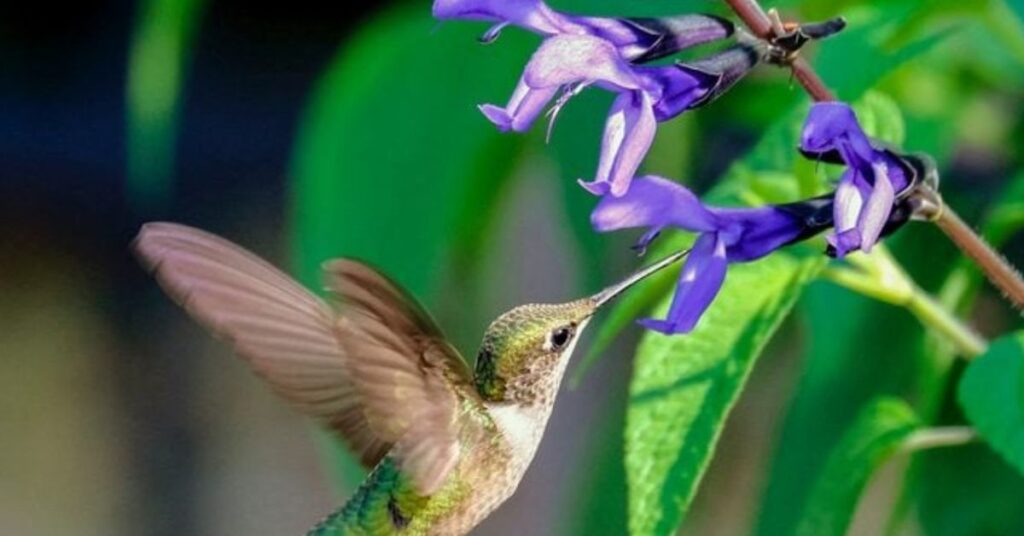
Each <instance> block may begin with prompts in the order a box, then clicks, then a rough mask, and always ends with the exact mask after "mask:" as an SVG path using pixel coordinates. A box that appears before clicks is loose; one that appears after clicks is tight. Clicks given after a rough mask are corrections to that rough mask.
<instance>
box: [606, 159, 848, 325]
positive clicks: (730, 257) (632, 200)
mask: <svg viewBox="0 0 1024 536" xmlns="http://www.w3.org/2000/svg"><path fill="white" fill-rule="evenodd" d="M831 210H832V200H831V198H830V197H829V196H825V197H820V198H815V199H810V200H807V201H803V202H799V203H791V204H786V205H769V206H763V207H757V208H720V207H712V206H706V205H704V204H703V203H701V202H700V200H699V199H697V196H695V195H694V194H693V192H691V191H690V190H688V189H686V188H685V187H683V186H682V185H680V184H677V183H675V182H672V181H670V180H668V179H664V178H661V177H656V176H645V177H639V178H637V179H636V180H634V181H633V185H632V187H631V188H630V189H629V191H628V192H626V193H625V195H623V196H621V197H613V196H605V197H603V198H602V199H601V201H600V202H599V203H598V205H597V207H596V208H595V209H594V212H593V213H592V214H591V217H590V220H591V223H592V224H593V226H594V228H595V229H596V230H598V231H601V232H606V231H614V230H618V229H625V228H630V227H647V228H648V230H647V232H645V233H644V235H643V236H642V237H641V238H640V241H639V242H638V244H637V247H639V248H641V249H643V248H645V247H646V246H647V245H648V244H649V243H650V242H651V241H652V240H653V239H654V238H655V237H657V236H658V234H659V233H661V231H662V230H663V229H665V228H666V227H675V228H678V229H682V230H685V231H691V232H695V233H699V236H698V237H697V240H696V242H694V244H693V249H692V250H691V251H690V256H689V258H688V259H687V260H686V264H685V265H684V266H683V269H682V272H681V273H680V275H679V285H678V287H677V289H676V293H675V296H674V297H673V298H672V304H671V306H670V307H669V312H668V316H667V317H666V318H665V319H664V320H654V319H644V320H641V321H640V323H641V324H642V325H643V326H645V327H647V328H648V329H653V330H655V331H660V332H662V333H688V332H689V331H691V330H692V329H693V328H694V326H696V324H697V321H698V320H699V319H700V317H701V315H703V314H704V311H706V310H707V308H708V306H710V305H711V302H712V300H714V298H715V296H716V295H717V294H718V291H719V289H721V287H722V282H723V281H724V280H725V272H726V268H727V266H728V265H729V264H730V263H735V262H749V261H753V260H756V259H759V258H761V257H764V256H765V255H768V254H769V253H771V252H773V251H775V250H777V249H779V248H781V247H783V246H785V245H788V244H792V243H794V242H798V241H801V240H804V239H806V238H808V237H811V236H813V235H815V234H817V233H819V232H821V231H823V230H824V229H826V228H828V227H829V226H830V225H831V224H832V221H831V217H830V212H831Z"/></svg>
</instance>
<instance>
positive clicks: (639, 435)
mask: <svg viewBox="0 0 1024 536" xmlns="http://www.w3.org/2000/svg"><path fill="white" fill-rule="evenodd" d="M821 264H822V263H821V261H820V260H819V259H817V258H815V259H810V260H798V259H796V258H794V257H791V256H788V255H785V254H776V255H773V256H771V257H768V258H766V259H762V260H760V261H758V262H755V263H749V264H740V265H735V266H732V267H730V269H729V274H728V276H727V278H726V283H725V286H724V287H723V289H722V292H721V293H720V294H719V295H718V297H717V298H716V299H715V302H714V304H713V305H712V306H711V308H710V309H709V310H708V311H707V313H706V314H705V315H704V317H703V318H702V319H701V322H700V325H699V326H698V328H697V329H696V330H695V331H694V332H693V333H691V334H689V335H683V336H679V335H677V336H665V335H661V334H658V333H653V332H650V333H647V334H645V335H644V337H643V339H642V340H641V342H640V346H639V348H638V349H637V355H636V365H635V367H636V368H635V370H634V374H633V380H632V384H631V386H630V402H629V409H628V413H627V417H626V472H627V475H628V483H629V486H628V490H629V512H630V520H629V528H630V534H633V535H655V534H656V535H668V534H674V533H675V531H676V528H677V526H678V525H679V523H680V521H681V520H682V517H683V514H684V513H685V511H686V509H687V508H688V507H689V505H690V502H691V501H692V499H693V496H694V493H695V492H696V490H697V485H698V483H699V482H700V479H701V477H702V476H703V474H704V471H705V470H706V469H707V465H708V462H709V461H710V459H711V454H712V453H713V452H714V448H715V444H716V443H717V440H718V437H719V435H720V434H721V431H722V427H723V426H724V423H725V418H726V416H727V415H728V413H729V410H730V409H731V408H732V406H733V405H734V404H735V402H736V399H737V397H738V396H739V393H740V391H741V389H742V387H743V384H744V383H745V382H746V379H747V376H748V375H749V374H750V370H751V368H752V367H753V364H754V362H755V360H756V358H757V356H758V355H759V354H760V353H761V350H762V349H763V348H764V345H765V344H766V343H767V342H768V340H769V338H770V337H771V335H772V334H773V333H774V332H775V330H776V329H777V328H778V327H779V325H780V324H781V323H782V320H783V319H784V318H785V317H786V315H787V314H788V313H789V311H790V309H791V308H792V306H793V304H794V302H795V301H796V298H797V296H799V293H800V289H801V288H802V287H803V286H804V284H805V283H806V282H807V281H808V280H809V279H810V278H811V277H813V275H814V274H815V273H816V272H817V270H818V269H819V268H820V266H821ZM669 299H670V296H666V297H665V298H664V299H663V301H662V304H661V307H660V308H659V309H660V310H659V314H663V313H664V310H665V309H667V306H668V301H669Z"/></svg>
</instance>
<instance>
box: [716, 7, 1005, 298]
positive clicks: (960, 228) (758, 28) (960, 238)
mask: <svg viewBox="0 0 1024 536" xmlns="http://www.w3.org/2000/svg"><path fill="white" fill-rule="evenodd" d="M725 2H726V3H727V4H729V7H730V8H732V10H733V11H734V12H735V13H736V16H738V17H739V18H740V20H742V21H743V23H744V24H745V25H746V26H747V28H749V29H750V31H751V32H752V33H753V34H754V35H756V36H757V37H759V38H761V39H763V40H765V41H767V42H768V43H769V44H772V42H773V40H774V39H775V38H776V37H778V36H777V35H776V30H775V28H777V27H779V24H776V23H773V20H772V18H773V17H772V16H769V14H768V13H766V12H765V10H764V9H763V8H762V7H761V4H760V3H759V2H758V1H757V0H725ZM772 15H774V16H775V20H776V21H777V20H778V17H777V15H776V14H775V12H774V11H773V12H772ZM787 64H788V66H789V68H790V69H791V70H792V72H793V77H794V78H795V79H796V80H797V82H799V83H800V85H801V86H802V87H803V88H804V91H806V92H807V94H808V95H809V96H810V97H811V98H812V99H814V100H815V101H817V102H824V101H833V100H836V97H835V94H833V93H832V91H830V90H829V89H828V86H826V85H825V82H824V81H823V80H822V79H821V77H820V76H818V73H817V72H816V71H815V70H814V67H812V66H811V64H810V63H809V62H808V61H807V60H805V59H804V58H802V57H799V56H794V57H792V59H791V60H790V61H788V62H787ZM918 189H919V190H921V193H923V194H924V195H925V196H926V197H928V198H931V199H933V200H937V201H938V203H939V204H938V205H937V206H936V209H935V214H934V217H932V218H929V220H930V221H932V222H934V223H935V224H936V225H937V226H938V227H939V229H941V230H942V232H943V233H945V234H946V236H947V237H948V238H949V239H950V240H951V241H952V242H953V243H954V244H955V245H956V246H957V248H959V249H960V251H961V252H963V254H964V255H967V256H968V257H969V258H970V259H971V260H973V261H974V262H975V264H977V265H978V267H979V268H980V269H981V271H982V272H984V274H985V276H986V277H987V278H988V280H989V281H990V282H991V283H992V284H993V285H994V286H995V287H996V288H998V289H999V290H1000V291H1001V292H1002V293H1003V296H1005V297H1006V299H1007V300H1008V301H1010V303H1012V304H1013V306H1014V307H1016V308H1017V310H1024V279H1021V276H1020V272H1018V271H1017V270H1016V269H1015V268H1014V267H1013V266H1012V265H1011V264H1010V263H1009V262H1007V261H1006V259H1005V258H1004V257H1003V256H1002V255H1000V254H999V253H997V252H996V251H995V250H994V249H992V247H991V246H989V245H988V243H987V242H985V239H983V238H982V237H981V236H979V235H978V234H977V233H975V232H974V230H973V229H971V227H970V226H969V225H967V224H966V223H964V221H963V220H962V219H960V217H959V216H958V215H957V214H956V212H954V211H953V209H951V208H950V207H949V206H947V205H945V204H944V203H942V202H941V196H939V194H938V192H935V191H934V190H933V189H932V188H931V187H929V186H927V185H919V186H918Z"/></svg>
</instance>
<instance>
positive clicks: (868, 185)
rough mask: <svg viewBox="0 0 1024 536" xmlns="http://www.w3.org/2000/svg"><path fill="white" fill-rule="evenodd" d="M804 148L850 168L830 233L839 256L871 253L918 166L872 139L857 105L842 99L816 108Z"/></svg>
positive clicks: (838, 192)
mask: <svg viewBox="0 0 1024 536" xmlns="http://www.w3.org/2000/svg"><path fill="white" fill-rule="evenodd" d="M800 150H801V151H802V152H803V153H804V154H805V155H806V156H808V157H810V158H816V159H819V160H825V161H828V162H838V163H844V164H846V166H847V169H846V172H845V173H843V176H842V178H840V179H839V184H838V185H837V187H836V194H835V208H834V211H835V212H834V219H835V227H836V229H835V232H834V233H833V234H831V235H829V236H828V237H827V238H828V241H829V244H831V245H832V246H833V247H834V248H835V254H836V256H837V257H842V256H844V255H846V254H847V253H849V252H851V251H856V250H858V249H859V250H863V251H871V248H872V246H874V245H875V243H877V242H878V239H879V237H880V236H881V235H882V232H883V229H884V228H885V225H886V223H887V222H888V221H889V219H890V214H891V212H892V210H893V206H894V205H896V204H897V203H898V201H899V199H900V197H901V196H902V194H904V193H905V192H906V191H907V190H908V189H909V187H910V186H911V185H912V184H913V183H914V170H913V169H910V168H909V167H908V165H907V162H906V161H905V160H904V159H903V158H901V157H900V156H899V155H897V154H896V153H894V152H893V151H891V150H889V149H887V148H885V147H881V146H879V145H878V144H876V143H874V142H872V140H870V139H869V138H868V136H867V134H865V133H864V130H863V129H862V128H861V126H860V124H859V123H858V122H857V116H856V114H855V113H854V112H853V109H852V108H850V107H849V106H848V105H846V104H844V103H841V102H823V103H818V104H815V105H814V106H813V107H812V108H811V112H810V114H809V115H808V116H807V121H806V122H805V123H804V129H803V134H802V137H801V141H800Z"/></svg>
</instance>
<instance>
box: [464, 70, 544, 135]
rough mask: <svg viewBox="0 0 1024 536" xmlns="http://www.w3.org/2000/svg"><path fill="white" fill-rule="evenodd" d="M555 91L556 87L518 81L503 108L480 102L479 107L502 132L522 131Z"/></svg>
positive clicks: (534, 118) (542, 108)
mask: <svg viewBox="0 0 1024 536" xmlns="http://www.w3.org/2000/svg"><path fill="white" fill-rule="evenodd" d="M557 92H558V88H544V89H533V88H531V87H530V86H528V85H526V83H525V82H523V81H520V82H519V85H517V86H516V90H515V91H514V92H513V93H512V98H511V99H509V102H508V106H506V107H505V108H502V107H500V106H495V105H493V104H482V105H480V106H479V108H480V112H481V113H483V114H484V116H485V117H487V119H488V120H489V121H490V122H492V123H494V124H495V125H496V126H497V127H498V129H499V130H501V131H502V132H505V131H508V130H514V131H516V132H524V131H526V130H529V128H530V126H532V125H533V122H534V121H536V120H537V118H538V117H539V116H540V114H541V113H542V112H543V111H544V108H545V107H546V106H547V105H548V103H549V102H551V99H553V98H554V97H555V94H556V93H557Z"/></svg>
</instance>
